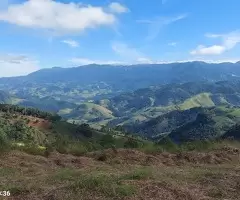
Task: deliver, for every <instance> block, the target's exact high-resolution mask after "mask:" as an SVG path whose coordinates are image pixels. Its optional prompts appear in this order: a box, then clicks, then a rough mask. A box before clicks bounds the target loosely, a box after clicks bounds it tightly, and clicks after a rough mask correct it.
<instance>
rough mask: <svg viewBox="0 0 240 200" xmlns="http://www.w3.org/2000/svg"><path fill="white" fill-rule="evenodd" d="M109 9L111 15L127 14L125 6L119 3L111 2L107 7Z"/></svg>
mask: <svg viewBox="0 0 240 200" xmlns="http://www.w3.org/2000/svg"><path fill="white" fill-rule="evenodd" d="M109 9H110V11H111V12H113V13H125V12H128V11H129V10H128V8H126V7H125V6H123V5H121V4H120V3H117V2H112V3H111V4H110V5H109Z"/></svg>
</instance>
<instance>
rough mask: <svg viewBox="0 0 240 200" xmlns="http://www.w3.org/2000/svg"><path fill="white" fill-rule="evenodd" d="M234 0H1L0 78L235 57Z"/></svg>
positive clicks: (239, 48) (239, 55)
mask: <svg viewBox="0 0 240 200" xmlns="http://www.w3.org/2000/svg"><path fill="white" fill-rule="evenodd" d="M239 8H240V1H239V0H147V1H146V0H118V1H117V0H116V1H111V0H88V1H87V0H79V1H78V0H71V1H69V0H55V1H54V0H28V1H26V0H1V1H0V30H1V31H0V77H2V76H16V75H24V74H28V73H30V72H32V71H35V70H38V69H42V68H46V67H54V66H61V67H71V66H79V65H84V64H90V63H99V64H103V63H106V64H137V63H162V62H175V61H191V60H204V61H208V62H222V61H232V62H235V61H237V60H240V44H239V43H240V22H239V19H240V12H239Z"/></svg>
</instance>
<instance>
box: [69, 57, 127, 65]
mask: <svg viewBox="0 0 240 200" xmlns="http://www.w3.org/2000/svg"><path fill="white" fill-rule="evenodd" d="M69 61H70V62H71V63H73V64H78V65H90V64H99V65H104V64H106V65H121V64H126V63H124V62H121V61H110V60H106V61H103V60H91V59H88V58H72V59H70V60H69Z"/></svg>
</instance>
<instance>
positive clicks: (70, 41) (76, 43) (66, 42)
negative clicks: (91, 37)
mask: <svg viewBox="0 0 240 200" xmlns="http://www.w3.org/2000/svg"><path fill="white" fill-rule="evenodd" d="M62 43H65V44H67V45H68V46H70V47H72V48H76V47H79V43H78V42H77V41H75V40H63V41H62Z"/></svg>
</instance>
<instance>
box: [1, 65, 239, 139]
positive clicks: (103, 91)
mask: <svg viewBox="0 0 240 200" xmlns="http://www.w3.org/2000/svg"><path fill="white" fill-rule="evenodd" d="M0 90H2V91H1V92H0V102H2V103H12V104H17V105H20V106H27V107H34V108H39V109H41V110H44V111H50V112H55V113H58V114H59V115H61V116H62V117H63V118H65V119H67V120H69V121H70V122H74V123H89V124H91V125H92V126H93V127H97V128H101V126H109V127H115V126H123V127H124V128H126V129H127V130H128V131H132V132H135V133H137V134H140V135H144V136H146V137H149V138H155V139H156V138H161V137H162V136H164V135H169V137H171V138H172V139H173V140H176V141H180V140H181V141H184V140H186V141H187V140H193V139H202V138H205V136H204V134H203V135H202V136H200V134H197V135H194V134H193V135H192V136H190V135H191V133H192V132H194V130H195V129H196V130H197V131H195V132H197V133H198V132H200V131H202V132H205V134H206V135H211V137H218V136H219V135H222V134H224V132H225V131H227V130H228V128H230V126H233V125H235V124H237V123H238V117H239V106H240V62H238V63H220V64H210V63H204V62H187V63H172V64H155V65H152V64H151V65H131V66H109V65H88V66H81V67H76V68H58V67H54V68H52V69H43V70H40V71H37V72H34V73H32V74H29V75H27V76H22V77H12V78H1V79H0ZM6 91H7V92H6ZM201 119H208V120H206V121H205V123H206V124H205V125H204V126H202V125H201V124H202V122H201ZM219 121H220V122H221V123H222V124H219ZM199 122H201V123H199ZM221 125H229V126H226V127H225V126H224V128H222V126H221ZM180 133H181V134H183V135H184V136H183V139H181V138H179V137H176V135H178V136H180V135H181V134H180ZM197 136H199V137H197Z"/></svg>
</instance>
